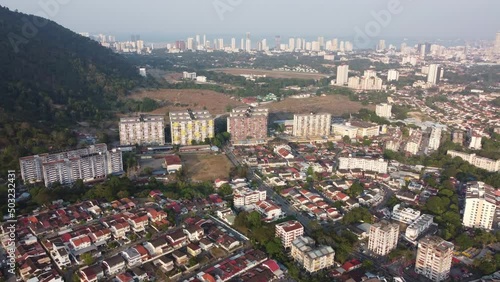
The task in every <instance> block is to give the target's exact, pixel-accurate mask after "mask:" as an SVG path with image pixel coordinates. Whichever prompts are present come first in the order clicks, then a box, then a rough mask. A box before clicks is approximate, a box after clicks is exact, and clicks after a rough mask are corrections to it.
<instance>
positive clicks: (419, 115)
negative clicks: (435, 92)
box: [408, 112, 434, 122]
mask: <svg viewBox="0 0 500 282" xmlns="http://www.w3.org/2000/svg"><path fill="white" fill-rule="evenodd" d="M408 116H409V117H411V118H414V119H418V120H419V121H421V122H424V121H434V120H433V119H432V118H431V117H429V116H427V115H426V114H424V113H421V112H409V113H408Z"/></svg>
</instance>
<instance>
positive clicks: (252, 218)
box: [248, 211, 262, 228]
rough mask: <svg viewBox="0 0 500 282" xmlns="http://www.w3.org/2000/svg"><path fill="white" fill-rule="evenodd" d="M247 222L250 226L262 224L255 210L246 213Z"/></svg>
mask: <svg viewBox="0 0 500 282" xmlns="http://www.w3.org/2000/svg"><path fill="white" fill-rule="evenodd" d="M248 224H249V225H250V226H251V227H252V228H255V227H260V226H261V225H262V217H261V215H260V213H258V212H257V211H252V212H250V213H249V214H248Z"/></svg>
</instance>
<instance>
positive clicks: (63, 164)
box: [19, 144, 123, 187]
mask: <svg viewBox="0 0 500 282" xmlns="http://www.w3.org/2000/svg"><path fill="white" fill-rule="evenodd" d="M19 166H20V167H21V177H22V179H23V181H25V182H26V183H28V182H30V183H32V182H41V181H44V183H45V186H47V187H48V186H50V185H51V184H52V183H55V182H59V183H61V184H63V185H68V184H72V183H74V182H75V181H76V180H77V179H82V180H83V181H85V182H87V181H92V180H96V179H103V178H106V176H107V175H109V174H113V173H119V172H122V171H123V161H122V153H121V151H119V150H112V151H108V147H107V145H106V144H97V145H91V146H89V147H87V148H83V149H78V150H73V151H67V152H62V153H57V154H43V155H35V156H29V157H22V158H20V159H19Z"/></svg>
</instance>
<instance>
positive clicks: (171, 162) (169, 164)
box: [163, 155, 182, 173]
mask: <svg viewBox="0 0 500 282" xmlns="http://www.w3.org/2000/svg"><path fill="white" fill-rule="evenodd" d="M163 167H164V168H165V169H166V170H167V172H168V173H175V172H177V171H179V170H180V169H181V168H182V161H181V158H180V157H179V156H177V155H168V156H165V163H164V164H163Z"/></svg>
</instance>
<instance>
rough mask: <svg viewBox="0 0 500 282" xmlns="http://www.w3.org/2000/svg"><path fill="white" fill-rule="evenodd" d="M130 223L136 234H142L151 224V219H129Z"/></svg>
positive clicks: (146, 217)
mask: <svg viewBox="0 0 500 282" xmlns="http://www.w3.org/2000/svg"><path fill="white" fill-rule="evenodd" d="M128 223H129V224H130V226H131V227H132V230H133V231H134V232H142V231H144V230H146V229H145V228H146V226H148V224H149V217H148V216H147V215H143V216H134V217H132V218H129V219H128Z"/></svg>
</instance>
